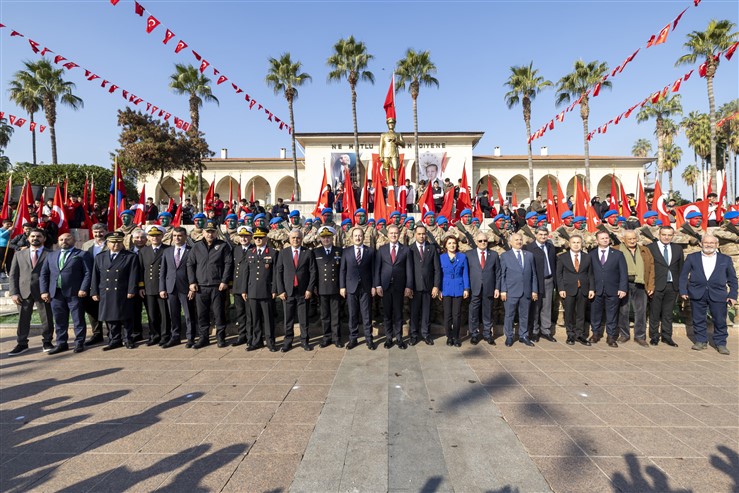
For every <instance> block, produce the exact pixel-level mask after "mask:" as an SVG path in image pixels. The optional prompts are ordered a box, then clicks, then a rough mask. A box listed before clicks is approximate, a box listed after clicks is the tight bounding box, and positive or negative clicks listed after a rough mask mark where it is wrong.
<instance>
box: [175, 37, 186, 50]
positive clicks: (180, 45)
mask: <svg viewBox="0 0 739 493" xmlns="http://www.w3.org/2000/svg"><path fill="white" fill-rule="evenodd" d="M185 48H187V43H185V42H184V41H182V40H179V41H178V42H177V46H176V47H175V49H174V52H175V53H179V52H181V51H182V50H184V49H185Z"/></svg>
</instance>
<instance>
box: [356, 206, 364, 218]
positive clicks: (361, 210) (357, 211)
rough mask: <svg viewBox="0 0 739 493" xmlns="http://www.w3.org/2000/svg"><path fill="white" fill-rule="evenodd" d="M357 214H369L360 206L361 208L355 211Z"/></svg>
mask: <svg viewBox="0 0 739 493" xmlns="http://www.w3.org/2000/svg"><path fill="white" fill-rule="evenodd" d="M357 214H367V211H366V210H364V209H363V208H361V207H360V208H359V209H357V210H356V211H354V215H355V216H356V215H357Z"/></svg>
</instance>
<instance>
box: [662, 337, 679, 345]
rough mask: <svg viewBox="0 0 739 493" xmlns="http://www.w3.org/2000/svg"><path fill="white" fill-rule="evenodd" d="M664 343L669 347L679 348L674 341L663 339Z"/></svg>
mask: <svg viewBox="0 0 739 493" xmlns="http://www.w3.org/2000/svg"><path fill="white" fill-rule="evenodd" d="M662 342H664V343H665V344H667V345H668V346H671V347H677V343H676V342H675V341H673V340H672V339H662Z"/></svg>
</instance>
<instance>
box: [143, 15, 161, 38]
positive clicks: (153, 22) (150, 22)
mask: <svg viewBox="0 0 739 493" xmlns="http://www.w3.org/2000/svg"><path fill="white" fill-rule="evenodd" d="M159 24H161V22H159V21H158V20H157V18H156V17H154V16H153V15H150V16H149V18H148V19H146V32H147V34H151V32H152V31H153V30H154V29H156V28H157V26H158V25H159Z"/></svg>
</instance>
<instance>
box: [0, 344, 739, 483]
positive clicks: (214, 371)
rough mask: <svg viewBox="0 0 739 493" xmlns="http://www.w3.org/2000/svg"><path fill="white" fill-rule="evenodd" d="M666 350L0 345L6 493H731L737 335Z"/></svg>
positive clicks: (738, 476)
mask: <svg viewBox="0 0 739 493" xmlns="http://www.w3.org/2000/svg"><path fill="white" fill-rule="evenodd" d="M560 339H561V338H560ZM675 340H676V342H677V343H678V344H679V345H680V347H679V348H677V349H675V348H670V347H667V346H665V345H660V346H659V347H657V348H654V347H650V348H642V347H639V346H637V345H636V344H634V343H633V342H628V343H625V344H621V345H620V347H619V348H618V349H612V348H608V347H607V346H606V345H605V344H604V343H603V342H601V343H599V344H597V345H594V346H593V347H590V348H588V347H584V346H580V345H577V346H567V345H565V344H564V342H563V340H560V342H558V343H550V342H547V341H542V342H541V343H539V344H537V346H536V347H535V348H528V347H525V346H522V345H520V344H515V345H514V346H513V347H512V348H506V347H504V346H503V344H502V340H499V344H498V345H497V346H488V345H487V344H485V343H484V342H483V343H481V344H480V345H477V346H471V345H470V344H469V343H468V342H466V341H465V343H464V345H463V346H462V348H460V349H456V348H450V347H446V346H445V345H444V339H443V338H442V339H437V341H436V344H435V345H434V346H426V345H424V344H423V343H422V344H420V345H418V346H415V347H410V348H409V349H407V350H406V351H401V350H400V349H398V348H397V347H393V348H392V349H391V350H386V349H384V348H382V346H380V347H379V348H378V349H377V350H376V351H369V350H367V348H366V347H365V346H360V347H358V348H356V349H353V350H351V351H346V350H344V349H337V348H335V347H329V348H326V349H319V348H316V349H315V350H314V351H312V352H305V351H303V350H302V349H300V348H297V349H294V350H293V351H291V352H289V353H287V354H281V353H270V352H268V351H266V350H260V351H256V352H253V353H246V352H245V351H244V346H241V347H238V348H228V349H218V348H217V347H215V346H214V345H213V346H210V347H208V348H205V349H203V350H200V351H194V350H188V349H185V347H184V346H179V347H176V348H172V349H167V350H163V349H160V348H158V347H156V348H150V347H146V346H145V345H144V346H140V347H139V348H138V349H136V350H126V349H118V350H115V351H111V352H108V353H104V352H102V351H101V349H100V347H99V346H98V347H92V348H90V349H88V350H87V351H85V352H84V353H82V354H72V353H71V352H67V353H63V354H61V355H56V356H48V355H46V354H44V353H42V352H41V349H40V346H41V341H40V337H38V336H35V337H33V338H32V339H31V348H32V349H31V351H29V352H28V353H26V354H24V355H22V356H18V357H15V358H8V357H7V356H6V354H7V352H8V351H9V350H10V349H11V348H12V347H13V345H14V342H15V341H14V337H13V331H11V330H3V331H2V338H1V340H0V351H1V352H2V358H1V359H0V386H1V388H0V491H2V492H21V491H22V492H27V491H64V492H77V491H79V492H83V491H99V492H116V491H173V492H211V491H224V492H251V491H254V492H272V493H276V492H283V491H295V492H300V491H305V492H374V491H377V492H383V491H393V492H401V491H407V492H414V491H424V492H436V491H439V492H442V491H456V492H478V491H479V492H507V493H513V492H544V491H555V492H563V493H565V492H566V493H575V492H588V493H593V492H609V491H618V492H696V493H697V492H704V491H705V492H732V491H734V492H735V491H739V337H737V335H736V332H735V331H732V333H731V337H730V339H729V348H730V349H731V351H732V354H731V356H728V357H724V356H721V355H719V354H718V353H717V352H716V351H715V350H713V349H711V348H709V349H708V350H706V351H703V352H696V351H691V350H690V342H689V340H688V339H687V338H686V337H685V336H678V337H676V339H675ZM380 342H382V339H380Z"/></svg>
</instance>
